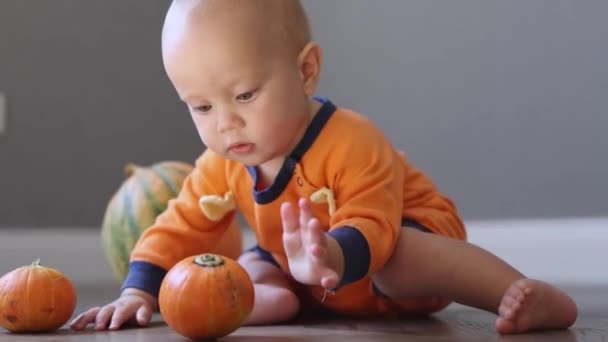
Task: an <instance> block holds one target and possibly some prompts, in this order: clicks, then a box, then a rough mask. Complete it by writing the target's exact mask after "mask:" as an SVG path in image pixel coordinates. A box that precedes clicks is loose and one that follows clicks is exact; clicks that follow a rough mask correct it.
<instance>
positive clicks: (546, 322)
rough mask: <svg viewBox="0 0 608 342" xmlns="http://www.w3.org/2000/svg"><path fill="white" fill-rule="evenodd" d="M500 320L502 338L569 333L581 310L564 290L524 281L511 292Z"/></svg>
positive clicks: (517, 282)
mask: <svg viewBox="0 0 608 342" xmlns="http://www.w3.org/2000/svg"><path fill="white" fill-rule="evenodd" d="M498 315H499V316H498V318H497V319H496V331H498V333H500V334H516V333H523V332H527V331H534V330H548V329H566V328H568V327H570V326H571V325H572V324H574V321H576V316H577V308H576V304H575V303H574V301H573V300H572V299H571V298H570V297H569V296H568V295H567V294H566V293H565V292H563V291H562V290H560V289H558V288H556V287H553V286H551V285H549V284H547V283H544V282H542V281H539V280H534V279H520V280H517V281H516V282H514V283H513V284H511V287H509V289H507V292H505V294H504V296H503V297H502V301H501V303H500V307H499V308H498Z"/></svg>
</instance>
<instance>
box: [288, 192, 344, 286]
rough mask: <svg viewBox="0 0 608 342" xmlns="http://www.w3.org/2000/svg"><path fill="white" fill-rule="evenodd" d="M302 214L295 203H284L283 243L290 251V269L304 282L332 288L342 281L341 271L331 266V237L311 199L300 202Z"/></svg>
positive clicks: (292, 273)
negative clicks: (316, 212) (298, 211)
mask: <svg viewBox="0 0 608 342" xmlns="http://www.w3.org/2000/svg"><path fill="white" fill-rule="evenodd" d="M298 204H299V206H300V215H299V217H298V214H297V212H296V208H295V207H294V205H293V204H291V203H289V202H285V203H283V204H282V205H281V219H282V221H283V245H284V247H285V253H286V254H287V261H288V263H289V271H290V272H291V275H292V276H293V277H294V279H295V280H297V281H298V282H300V283H303V284H308V285H320V286H322V287H323V288H326V289H331V288H335V287H336V286H337V285H338V280H339V279H338V274H337V273H336V271H335V270H333V269H332V268H331V260H330V258H329V255H330V253H329V252H330V251H329V247H328V245H329V244H328V239H329V238H330V237H328V236H327V235H326V233H325V232H324V231H323V230H322V229H321V223H320V222H319V220H318V219H317V218H315V217H314V216H313V214H312V210H311V208H310V205H309V203H308V201H307V200H306V199H305V198H301V199H300V201H299V202H298Z"/></svg>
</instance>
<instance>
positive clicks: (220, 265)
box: [158, 254, 254, 339]
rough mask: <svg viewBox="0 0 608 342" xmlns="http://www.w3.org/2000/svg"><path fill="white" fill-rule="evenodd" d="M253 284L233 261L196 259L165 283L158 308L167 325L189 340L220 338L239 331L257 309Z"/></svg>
mask: <svg viewBox="0 0 608 342" xmlns="http://www.w3.org/2000/svg"><path fill="white" fill-rule="evenodd" d="M253 299H254V293H253V283H252V282H251V279H250V278H249V275H248V274H247V272H246V271H245V269H244V268H243V267H242V266H241V265H239V263H237V262H236V261H234V260H233V259H230V258H227V257H224V256H220V255H217V254H202V255H195V256H191V257H188V258H185V259H184V260H182V261H180V262H179V263H177V264H176V265H175V266H173V268H171V270H169V272H167V275H166V276H165V278H164V279H163V282H162V284H161V287H160V292H159V297H158V304H159V307H160V312H161V314H162V316H163V318H164V320H165V322H166V323H167V324H168V325H169V326H170V327H171V328H172V329H173V330H175V331H176V332H178V333H179V334H181V335H183V336H186V337H189V338H193V339H196V338H217V337H222V336H226V335H228V334H230V333H231V332H233V331H234V330H236V329H238V328H239V327H240V326H241V325H242V324H243V322H244V321H245V319H247V317H248V316H249V314H250V313H251V310H252V309H253Z"/></svg>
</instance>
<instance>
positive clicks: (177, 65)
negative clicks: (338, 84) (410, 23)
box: [162, 0, 321, 165]
mask: <svg viewBox="0 0 608 342" xmlns="http://www.w3.org/2000/svg"><path fill="white" fill-rule="evenodd" d="M310 36H311V34H310V28H309V25H308V20H307V18H306V15H305V13H304V10H303V9H302V6H301V4H300V3H299V1H298V0H175V1H174V2H173V3H172V5H171V7H170V8H169V11H168V13H167V17H166V19H165V25H164V28H163V35H162V55H163V62H164V65H165V69H166V71H167V75H168V76H169V79H170V80H171V82H172V83H173V85H174V86H175V89H176V90H177V93H178V95H179V96H180V98H181V99H182V100H183V101H184V102H185V103H186V104H187V105H188V108H189V109H190V112H191V114H192V118H193V120H194V123H195V124H196V127H197V129H198V132H199V134H200V136H201V138H202V140H203V142H204V143H205V144H206V145H207V147H208V148H211V149H212V150H214V151H215V152H217V153H220V154H222V155H224V156H226V157H227V158H230V159H236V160H239V161H241V162H243V163H245V164H247V165H261V164H265V163H268V162H271V161H273V160H274V161H276V160H278V159H280V160H281V162H282V157H284V156H285V155H286V154H288V153H289V152H290V151H291V149H292V148H293V147H294V145H295V144H296V143H297V142H298V139H299V138H300V137H301V135H302V134H303V133H304V130H305V129H306V126H307V124H308V122H309V121H310V118H311V116H312V114H313V113H314V109H313V104H312V103H313V102H312V101H311V100H310V97H311V96H312V95H313V94H314V93H315V91H316V87H317V83H318V79H319V72H320V67H321V50H320V48H319V46H318V45H317V44H315V43H314V42H312V41H311V37H310ZM277 162H278V161H277ZM271 164H272V163H271Z"/></svg>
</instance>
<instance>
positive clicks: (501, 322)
mask: <svg viewBox="0 0 608 342" xmlns="http://www.w3.org/2000/svg"><path fill="white" fill-rule="evenodd" d="M516 330H517V326H516V325H515V322H513V321H510V320H506V319H503V318H502V317H498V318H497V319H496V331H497V332H498V333H499V334H512V333H514V332H516Z"/></svg>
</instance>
